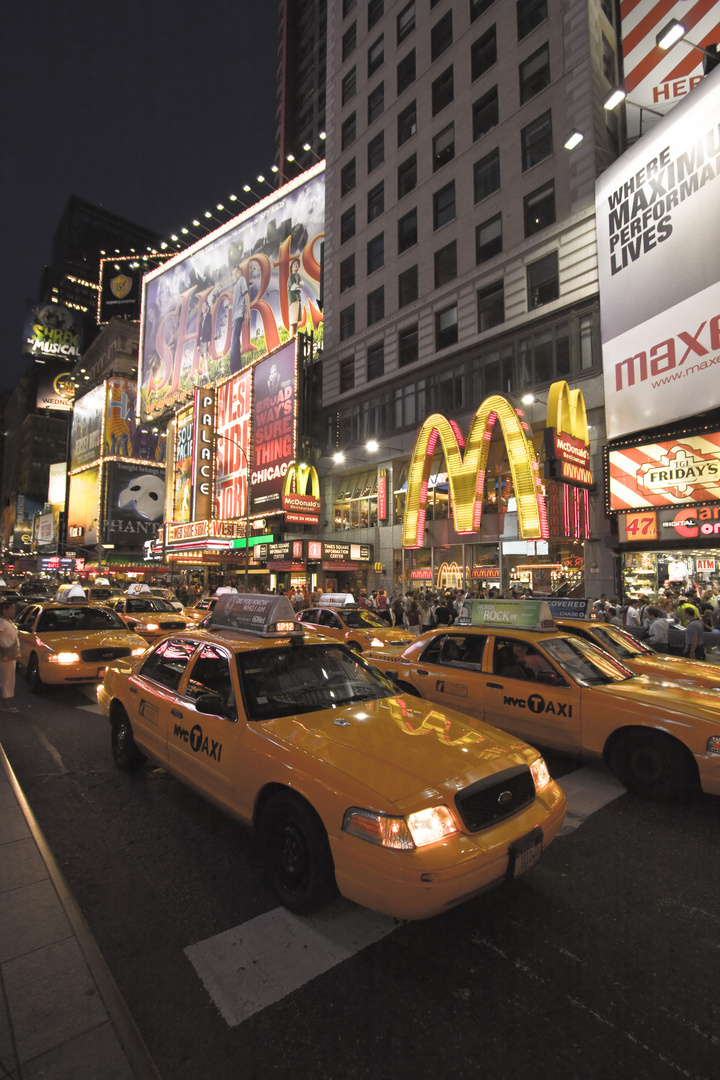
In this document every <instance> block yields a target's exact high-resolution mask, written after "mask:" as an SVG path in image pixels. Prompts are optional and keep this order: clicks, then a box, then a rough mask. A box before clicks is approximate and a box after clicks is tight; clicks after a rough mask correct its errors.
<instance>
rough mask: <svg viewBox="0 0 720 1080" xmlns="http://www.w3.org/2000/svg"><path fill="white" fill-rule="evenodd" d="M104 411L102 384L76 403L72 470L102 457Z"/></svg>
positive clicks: (73, 421)
mask: <svg viewBox="0 0 720 1080" xmlns="http://www.w3.org/2000/svg"><path fill="white" fill-rule="evenodd" d="M104 411H105V387H104V385H102V384H101V385H100V386H96V387H95V388H94V389H93V390H91V391H90V393H89V394H85V395H84V396H83V397H81V398H78V399H77V401H76V402H75V407H74V408H73V418H72V430H71V434H70V468H71V469H77V468H80V467H81V466H82V465H89V464H90V463H91V462H93V461H97V460H98V458H99V457H100V454H101V449H102V446H101V439H102V424H103V413H104Z"/></svg>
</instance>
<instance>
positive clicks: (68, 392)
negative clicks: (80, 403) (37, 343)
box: [35, 365, 75, 412]
mask: <svg viewBox="0 0 720 1080" xmlns="http://www.w3.org/2000/svg"><path fill="white" fill-rule="evenodd" d="M74 400H75V383H74V382H73V381H72V379H71V378H70V371H69V370H68V369H67V368H61V369H60V370H59V371H53V369H52V367H51V366H49V365H48V366H43V367H40V368H38V380H37V397H36V401H35V404H36V407H37V408H38V409H56V410H58V409H59V410H60V411H61V412H70V410H71V409H72V407H73V401H74Z"/></svg>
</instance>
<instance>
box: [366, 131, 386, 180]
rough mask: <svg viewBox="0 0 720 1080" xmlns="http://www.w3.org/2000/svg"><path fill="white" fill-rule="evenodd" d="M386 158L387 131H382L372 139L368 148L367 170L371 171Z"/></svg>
mask: <svg viewBox="0 0 720 1080" xmlns="http://www.w3.org/2000/svg"><path fill="white" fill-rule="evenodd" d="M384 160H385V132H384V131H381V132H380V133H379V134H378V135H376V136H375V138H374V139H371V140H370V142H369V143H368V148H367V171H368V172H369V173H371V172H372V171H373V169H377V167H378V165H382V163H383V161H384Z"/></svg>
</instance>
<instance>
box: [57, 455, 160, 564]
mask: <svg viewBox="0 0 720 1080" xmlns="http://www.w3.org/2000/svg"><path fill="white" fill-rule="evenodd" d="M73 479H75V478H74V477H73ZM105 488H106V496H105V498H106V502H105V516H104V518H103V537H102V539H103V542H104V543H106V544H116V545H118V546H122V547H123V548H126V547H137V548H141V547H142V546H143V544H144V543H145V541H146V540H152V539H153V538H154V537H155V536H156V535H157V532H158V529H159V528H160V526H161V525H162V521H163V515H164V510H165V470H164V469H156V468H152V467H151V466H150V465H140V464H138V463H137V462H130V461H111V462H109V463H108V464H107V465H106V466H105Z"/></svg>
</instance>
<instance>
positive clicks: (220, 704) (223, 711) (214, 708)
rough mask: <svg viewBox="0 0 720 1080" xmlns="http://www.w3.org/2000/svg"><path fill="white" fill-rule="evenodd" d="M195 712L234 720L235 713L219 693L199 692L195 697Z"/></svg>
mask: <svg viewBox="0 0 720 1080" xmlns="http://www.w3.org/2000/svg"><path fill="white" fill-rule="evenodd" d="M195 712H201V713H207V714H208V716H222V717H224V718H225V719H226V720H234V719H235V714H234V713H233V711H232V709H230V708H229V707H228V706H227V705H226V704H225V702H224V701H223V699H222V698H221V697H220V695H219V694H200V696H199V697H196V698H195Z"/></svg>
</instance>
